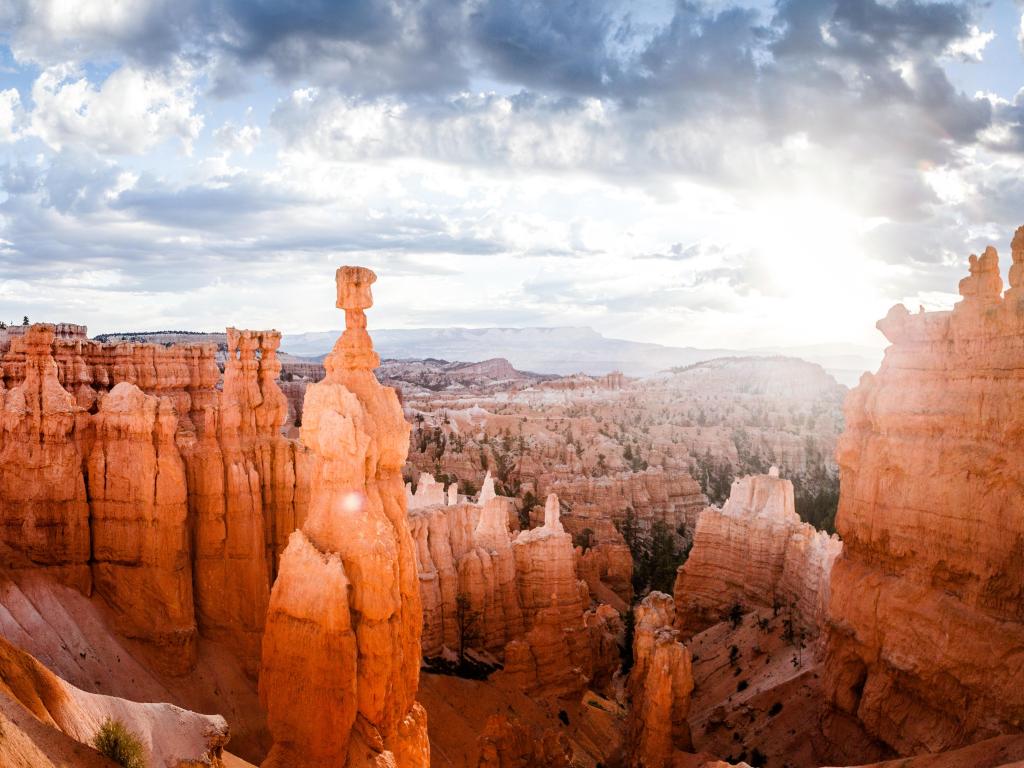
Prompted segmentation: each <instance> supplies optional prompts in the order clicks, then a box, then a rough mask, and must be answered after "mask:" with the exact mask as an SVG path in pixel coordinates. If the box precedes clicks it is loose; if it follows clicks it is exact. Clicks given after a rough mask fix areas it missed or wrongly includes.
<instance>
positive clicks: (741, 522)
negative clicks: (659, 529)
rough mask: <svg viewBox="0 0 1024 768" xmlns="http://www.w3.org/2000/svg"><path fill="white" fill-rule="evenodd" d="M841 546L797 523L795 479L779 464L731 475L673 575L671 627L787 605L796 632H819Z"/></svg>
mask: <svg viewBox="0 0 1024 768" xmlns="http://www.w3.org/2000/svg"><path fill="white" fill-rule="evenodd" d="M842 549H843V544H842V542H841V541H839V539H838V538H837V537H835V536H829V535H828V534H827V533H825V532H824V531H816V530H815V529H814V527H813V526H811V525H808V524H807V523H803V522H801V521H800V518H799V516H798V515H797V513H796V509H795V505H794V501H793V484H792V483H791V482H790V481H789V480H787V479H785V478H782V477H779V472H778V470H777V469H776V468H774V467H773V468H772V469H771V470H770V471H769V473H768V474H767V475H751V476H750V477H744V478H741V479H739V480H736V481H735V482H733V484H732V489H731V492H730V494H729V499H728V501H726V503H725V506H723V507H722V508H721V509H718V508H717V507H708V508H707V509H705V510H704V511H703V512H702V513H701V515H700V518H699V519H698V521H697V530H696V532H695V534H694V539H693V549H692V550H691V551H690V556H689V558H687V561H686V563H685V564H684V565H683V566H682V567H681V568H680V569H679V572H678V576H677V578H676V583H675V590H674V591H675V598H676V624H677V626H678V628H679V629H681V630H682V631H683V633H684V634H685V635H687V636H689V635H693V634H695V633H697V632H700V631H702V630H704V629H707V628H708V627H710V626H711V625H712V624H716V623H717V622H719V621H722V620H724V619H725V618H726V617H727V616H728V614H729V611H730V610H731V609H733V608H734V606H739V607H740V608H741V609H742V610H743V611H744V612H746V611H748V610H752V609H756V608H768V609H773V610H774V611H775V612H778V611H779V610H780V609H785V610H786V612H787V614H788V613H792V616H793V620H794V621H795V622H796V623H797V624H798V625H799V627H800V629H801V631H803V632H805V633H806V634H807V635H809V636H817V635H818V627H819V626H820V624H821V622H822V621H824V618H825V611H826V609H827V606H828V589H829V588H828V584H829V578H830V576H831V572H832V564H833V562H834V561H835V559H836V557H837V556H838V554H839V553H840V552H841V551H842Z"/></svg>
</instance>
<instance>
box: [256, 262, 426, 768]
mask: <svg viewBox="0 0 1024 768" xmlns="http://www.w3.org/2000/svg"><path fill="white" fill-rule="evenodd" d="M374 280H376V276H375V275H374V273H373V272H371V271H370V270H368V269H364V268H361V267H342V268H341V269H339V270H338V273H337V286H338V302H337V306H338V307H339V308H341V309H344V310H345V329H346V330H345V332H344V333H343V334H342V336H341V338H340V339H339V340H338V342H337V343H336V344H335V346H334V351H333V352H332V353H331V354H330V355H329V356H328V357H327V360H326V369H327V377H326V378H325V379H324V380H323V381H321V382H319V383H317V384H314V385H311V386H310V387H309V388H308V390H307V392H306V397H305V402H304V406H303V426H302V437H301V440H302V443H303V444H304V445H305V446H306V447H307V448H308V449H309V451H310V453H311V464H312V469H311V471H312V480H311V489H310V500H309V510H308V517H307V519H306V521H305V523H304V525H303V526H302V528H301V530H299V531H296V532H295V533H293V534H292V535H291V538H290V540H289V542H288V546H287V547H286V548H285V551H284V554H283V555H282V557H281V562H280V568H279V572H278V577H277V581H276V582H275V583H274V588H273V592H272V594H271V598H270V609H269V613H268V615H267V624H266V633H265V635H264V638H263V663H262V672H261V675H260V697H261V700H262V701H263V702H264V704H265V706H266V709H267V724H268V726H269V728H270V731H271V735H272V736H273V740H274V745H273V747H272V749H271V752H270V754H269V756H268V757H267V759H266V760H265V761H264V762H263V766H264V768H299V767H303V768H305V767H308V768H314V767H319V766H351V767H352V768H355V767H356V766H386V765H397V766H400V767H401V768H418V767H420V766H423V767H424V768H425V766H427V765H428V764H429V752H430V750H429V745H428V743H427V733H426V713H425V712H424V711H423V709H422V708H421V707H420V706H419V704H417V703H416V701H415V696H416V689H417V686H418V682H419V668H420V631H421V611H420V596H419V588H418V582H417V575H416V561H415V557H414V554H413V542H412V538H411V537H410V535H409V527H408V523H407V521H406V495H405V487H404V485H403V483H402V475H401V469H402V464H403V463H404V462H405V457H406V454H407V452H408V449H409V429H410V428H409V425H408V423H407V422H406V421H405V419H404V418H403V415H402V409H401V407H400V405H399V402H398V398H397V396H396V395H395V392H394V390H393V389H390V388H388V387H382V386H381V385H380V384H379V383H378V382H377V380H376V379H375V378H374V375H373V369H374V368H376V367H377V365H378V364H379V359H378V357H377V355H376V353H375V352H374V351H373V345H372V343H371V341H370V336H369V334H367V332H366V316H365V314H364V310H366V309H367V308H369V307H370V306H372V304H373V301H372V297H371V293H370V286H371V284H372V283H373V282H374Z"/></svg>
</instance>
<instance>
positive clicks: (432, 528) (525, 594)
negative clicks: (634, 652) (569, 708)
mask: <svg viewBox="0 0 1024 768" xmlns="http://www.w3.org/2000/svg"><path fill="white" fill-rule="evenodd" d="M434 485H435V484H434V483H433V478H430V477H429V476H426V475H421V488H423V491H422V492H421V488H417V492H416V494H415V495H414V496H413V498H414V499H415V498H432V497H436V498H441V497H443V496H444V494H443V490H442V491H438V490H437V489H436V488H435V487H434ZM488 488H491V486H490V484H489V483H488V482H486V481H485V483H484V492H482V493H481V497H480V498H481V499H482V501H483V503H482V504H480V503H475V504H474V503H465V502H463V503H455V504H446V503H444V502H441V503H437V504H433V505H428V506H422V507H416V508H414V509H413V510H411V511H410V516H409V524H410V527H411V529H412V535H413V539H414V541H415V543H416V548H415V551H416V564H417V570H418V572H419V580H420V592H421V595H422V601H423V652H424V655H425V656H426V657H427V658H432V657H443V656H445V655H450V654H451V653H461V651H462V650H463V649H462V645H463V644H465V645H466V646H467V648H472V649H475V650H483V651H487V652H488V653H490V654H491V655H492V656H494V657H495V658H496V659H497V660H499V661H502V662H504V664H505V674H506V675H507V676H508V677H510V678H512V679H513V680H515V681H516V683H517V684H518V685H519V686H520V687H522V688H523V689H524V690H528V691H531V692H535V693H544V694H551V693H566V692H570V691H579V690H582V688H583V687H585V686H586V685H588V684H594V685H599V684H603V683H605V682H607V680H608V679H609V678H610V676H611V674H612V672H613V671H614V669H615V668H616V667H617V666H618V659H617V655H616V654H617V646H616V643H615V636H616V634H617V633H618V631H619V628H618V626H617V625H618V624H619V620H618V613H617V612H616V611H615V610H611V609H609V608H608V606H598V607H597V608H596V609H591V599H590V597H591V595H590V593H589V590H588V588H587V585H586V582H584V581H582V580H580V579H579V578H578V576H577V552H576V551H575V550H574V548H573V545H572V537H571V536H570V534H569V533H568V532H566V531H565V529H564V528H563V527H562V524H561V522H560V520H559V503H558V499H557V497H555V496H554V495H552V496H549V497H548V500H547V504H546V505H545V519H544V522H543V524H542V525H541V526H539V527H537V528H533V529H531V530H526V531H522V532H520V533H519V534H517V535H516V536H515V537H514V538H513V536H512V535H511V533H510V531H509V525H508V518H509V515H508V500H507V499H505V498H503V497H495V496H493V490H492V491H491V492H490V493H488V492H487V491H488ZM460 603H461V604H460Z"/></svg>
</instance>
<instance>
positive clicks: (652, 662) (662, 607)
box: [629, 592, 693, 768]
mask: <svg viewBox="0 0 1024 768" xmlns="http://www.w3.org/2000/svg"><path fill="white" fill-rule="evenodd" d="M674 614H675V604H674V602H673V600H672V598H671V597H670V596H669V595H666V594H664V593H662V592H652V593H651V594H649V595H648V596H647V597H645V598H644V599H643V601H642V602H641V603H640V604H639V605H638V606H637V607H636V608H635V634H634V639H633V668H632V670H631V671H630V673H629V691H630V716H629V736H630V744H631V746H632V749H633V752H632V758H631V760H630V763H631V764H632V765H634V766H636V767H637V768H656V766H662V765H671V764H672V758H673V757H674V756H675V754H676V753H678V752H680V751H691V750H692V749H693V744H692V742H691V739H690V726H689V723H688V722H687V719H686V718H687V715H688V714H689V711H690V694H691V693H692V692H693V669H692V661H691V658H690V651H689V650H688V649H687V648H686V646H684V645H683V644H682V643H680V642H679V632H678V631H677V630H676V629H674V628H673V626H672V625H673V623H674Z"/></svg>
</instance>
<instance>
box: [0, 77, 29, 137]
mask: <svg viewBox="0 0 1024 768" xmlns="http://www.w3.org/2000/svg"><path fill="white" fill-rule="evenodd" d="M24 120H25V112H24V110H23V109H22V106H21V96H20V95H19V94H18V91H17V90H16V89H14V88H8V89H6V90H3V91H0V143H4V142H11V141H15V140H16V139H18V138H19V136H20V134H21V129H22V126H23V123H24Z"/></svg>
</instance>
